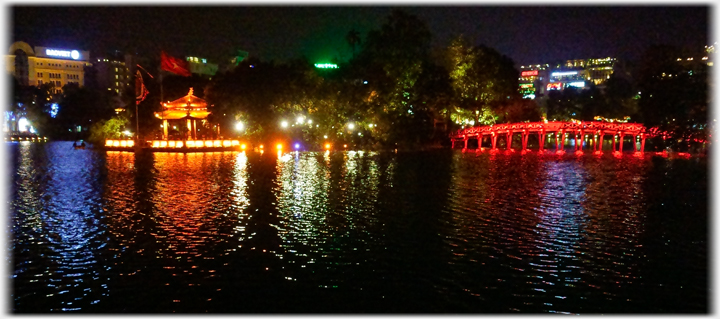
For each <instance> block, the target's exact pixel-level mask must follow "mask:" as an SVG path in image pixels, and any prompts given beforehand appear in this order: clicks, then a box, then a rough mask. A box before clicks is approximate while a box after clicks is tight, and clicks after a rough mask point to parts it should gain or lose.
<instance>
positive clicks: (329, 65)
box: [315, 63, 338, 69]
mask: <svg viewBox="0 0 720 319" xmlns="http://www.w3.org/2000/svg"><path fill="white" fill-rule="evenodd" d="M315 67H316V68H318V69H337V68H338V66H337V64H333V63H315Z"/></svg>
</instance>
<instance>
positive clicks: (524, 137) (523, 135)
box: [522, 131, 528, 151]
mask: <svg viewBox="0 0 720 319" xmlns="http://www.w3.org/2000/svg"><path fill="white" fill-rule="evenodd" d="M527 140H528V134H527V132H525V131H523V132H522V150H523V151H524V150H526V149H527Z"/></svg>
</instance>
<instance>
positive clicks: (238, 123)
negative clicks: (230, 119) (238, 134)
mask: <svg viewBox="0 0 720 319" xmlns="http://www.w3.org/2000/svg"><path fill="white" fill-rule="evenodd" d="M244 128H245V126H244V125H243V123H242V122H237V123H235V129H236V130H238V131H242V130H243V129H244Z"/></svg>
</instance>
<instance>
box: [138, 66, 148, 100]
mask: <svg viewBox="0 0 720 319" xmlns="http://www.w3.org/2000/svg"><path fill="white" fill-rule="evenodd" d="M148 93H150V92H149V91H148V90H147V88H146V87H145V84H144V83H143V79H142V74H140V70H138V71H137V74H135V104H140V102H142V101H143V100H144V99H145V97H146V96H147V95H148Z"/></svg>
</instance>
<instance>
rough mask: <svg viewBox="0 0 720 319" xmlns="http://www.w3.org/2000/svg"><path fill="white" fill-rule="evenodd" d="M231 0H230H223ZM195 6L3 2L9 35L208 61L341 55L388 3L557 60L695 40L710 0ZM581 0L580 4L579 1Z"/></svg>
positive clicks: (446, 29) (482, 40)
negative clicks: (243, 54) (687, 0)
mask: <svg viewBox="0 0 720 319" xmlns="http://www.w3.org/2000/svg"><path fill="white" fill-rule="evenodd" d="M231 4H232V3H231ZM199 5H200V4H199V3H197V4H195V6H184V7H159V6H157V4H155V6H153V7H129V6H114V7H112V6H111V7H79V6H64V7H59V6H58V7H39V6H35V7H27V6H22V7H21V6H13V7H10V8H9V14H10V17H11V18H13V21H12V22H11V23H10V26H11V31H10V35H9V37H8V39H9V40H10V41H18V40H21V41H26V42H28V43H29V44H30V45H31V46H38V45H39V46H47V47H57V48H66V49H80V50H90V51H92V52H93V53H95V52H105V51H106V50H111V49H119V50H132V51H136V52H138V53H139V54H142V55H153V54H157V55H159V51H160V50H161V49H162V50H165V51H166V52H168V53H169V54H171V55H176V56H179V57H184V56H198V57H204V58H208V59H209V60H210V61H211V62H221V61H225V60H228V59H229V58H230V57H231V56H233V54H234V53H236V51H237V50H238V49H241V50H245V51H248V52H250V54H251V55H253V56H257V57H259V58H261V59H263V60H278V61H283V60H287V59H290V58H295V57H301V56H306V57H307V58H308V59H309V60H310V61H311V62H327V61H330V59H332V58H333V57H337V58H339V59H340V60H341V61H344V60H347V59H348V58H349V57H350V55H351V51H350V47H349V45H348V44H347V42H346V41H345V35H346V34H347V33H348V31H350V30H352V29H355V30H357V31H358V32H360V34H361V37H362V38H364V37H365V35H366V33H367V31H369V30H372V29H379V28H380V26H381V25H382V23H383V22H384V21H385V19H386V17H387V16H388V15H389V13H390V12H391V10H392V9H393V8H402V9H403V10H405V11H406V12H408V13H410V14H413V15H416V16H418V17H419V18H420V19H422V20H423V21H425V22H426V23H427V25H428V27H429V28H430V31H431V32H432V34H433V46H435V47H442V46H445V45H447V43H448V42H449V39H450V38H452V37H453V36H455V35H458V34H464V35H465V36H466V37H467V38H468V39H469V40H470V41H471V42H472V43H473V44H476V45H477V44H483V45H486V46H489V47H492V48H495V49H497V50H498V51H500V52H501V53H503V54H505V55H507V56H509V57H511V58H512V59H513V60H514V61H515V62H516V64H518V65H521V64H530V63H532V64H535V63H546V62H552V61H555V60H562V59H574V58H577V59H582V58H600V57H608V56H610V57H619V58H622V59H637V58H638V57H639V56H640V55H641V54H642V52H643V51H644V50H645V49H646V48H647V47H648V46H650V45H652V44H671V45H676V46H680V47H684V48H703V47H704V46H705V45H707V44H709V43H710V42H709V41H710V40H709V38H708V34H709V29H708V28H709V27H710V25H709V21H710V12H711V8H710V7H709V6H707V5H702V4H695V5H694V6H679V4H675V5H676V6H674V7H669V6H664V7H659V6H637V5H636V6H632V7H609V6H594V7H591V6H584V7H578V6H577V5H578V4H576V6H575V7H567V6H565V7H550V6H549V4H545V5H544V6H522V7H521V6H515V7H498V6H480V5H479V4H478V5H473V4H464V5H462V6H444V7H436V6H417V5H415V6H404V7H390V6H387V5H383V4H379V5H377V4H376V5H374V6H362V7H357V6H356V7H350V6H328V5H325V6H305V7H292V6H287V5H285V6H272V7H268V6H267V5H266V6H265V7H243V6H240V4H237V5H235V6H225V5H224V6H204V7H200V6H199ZM580 5H581V4H580Z"/></svg>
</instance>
